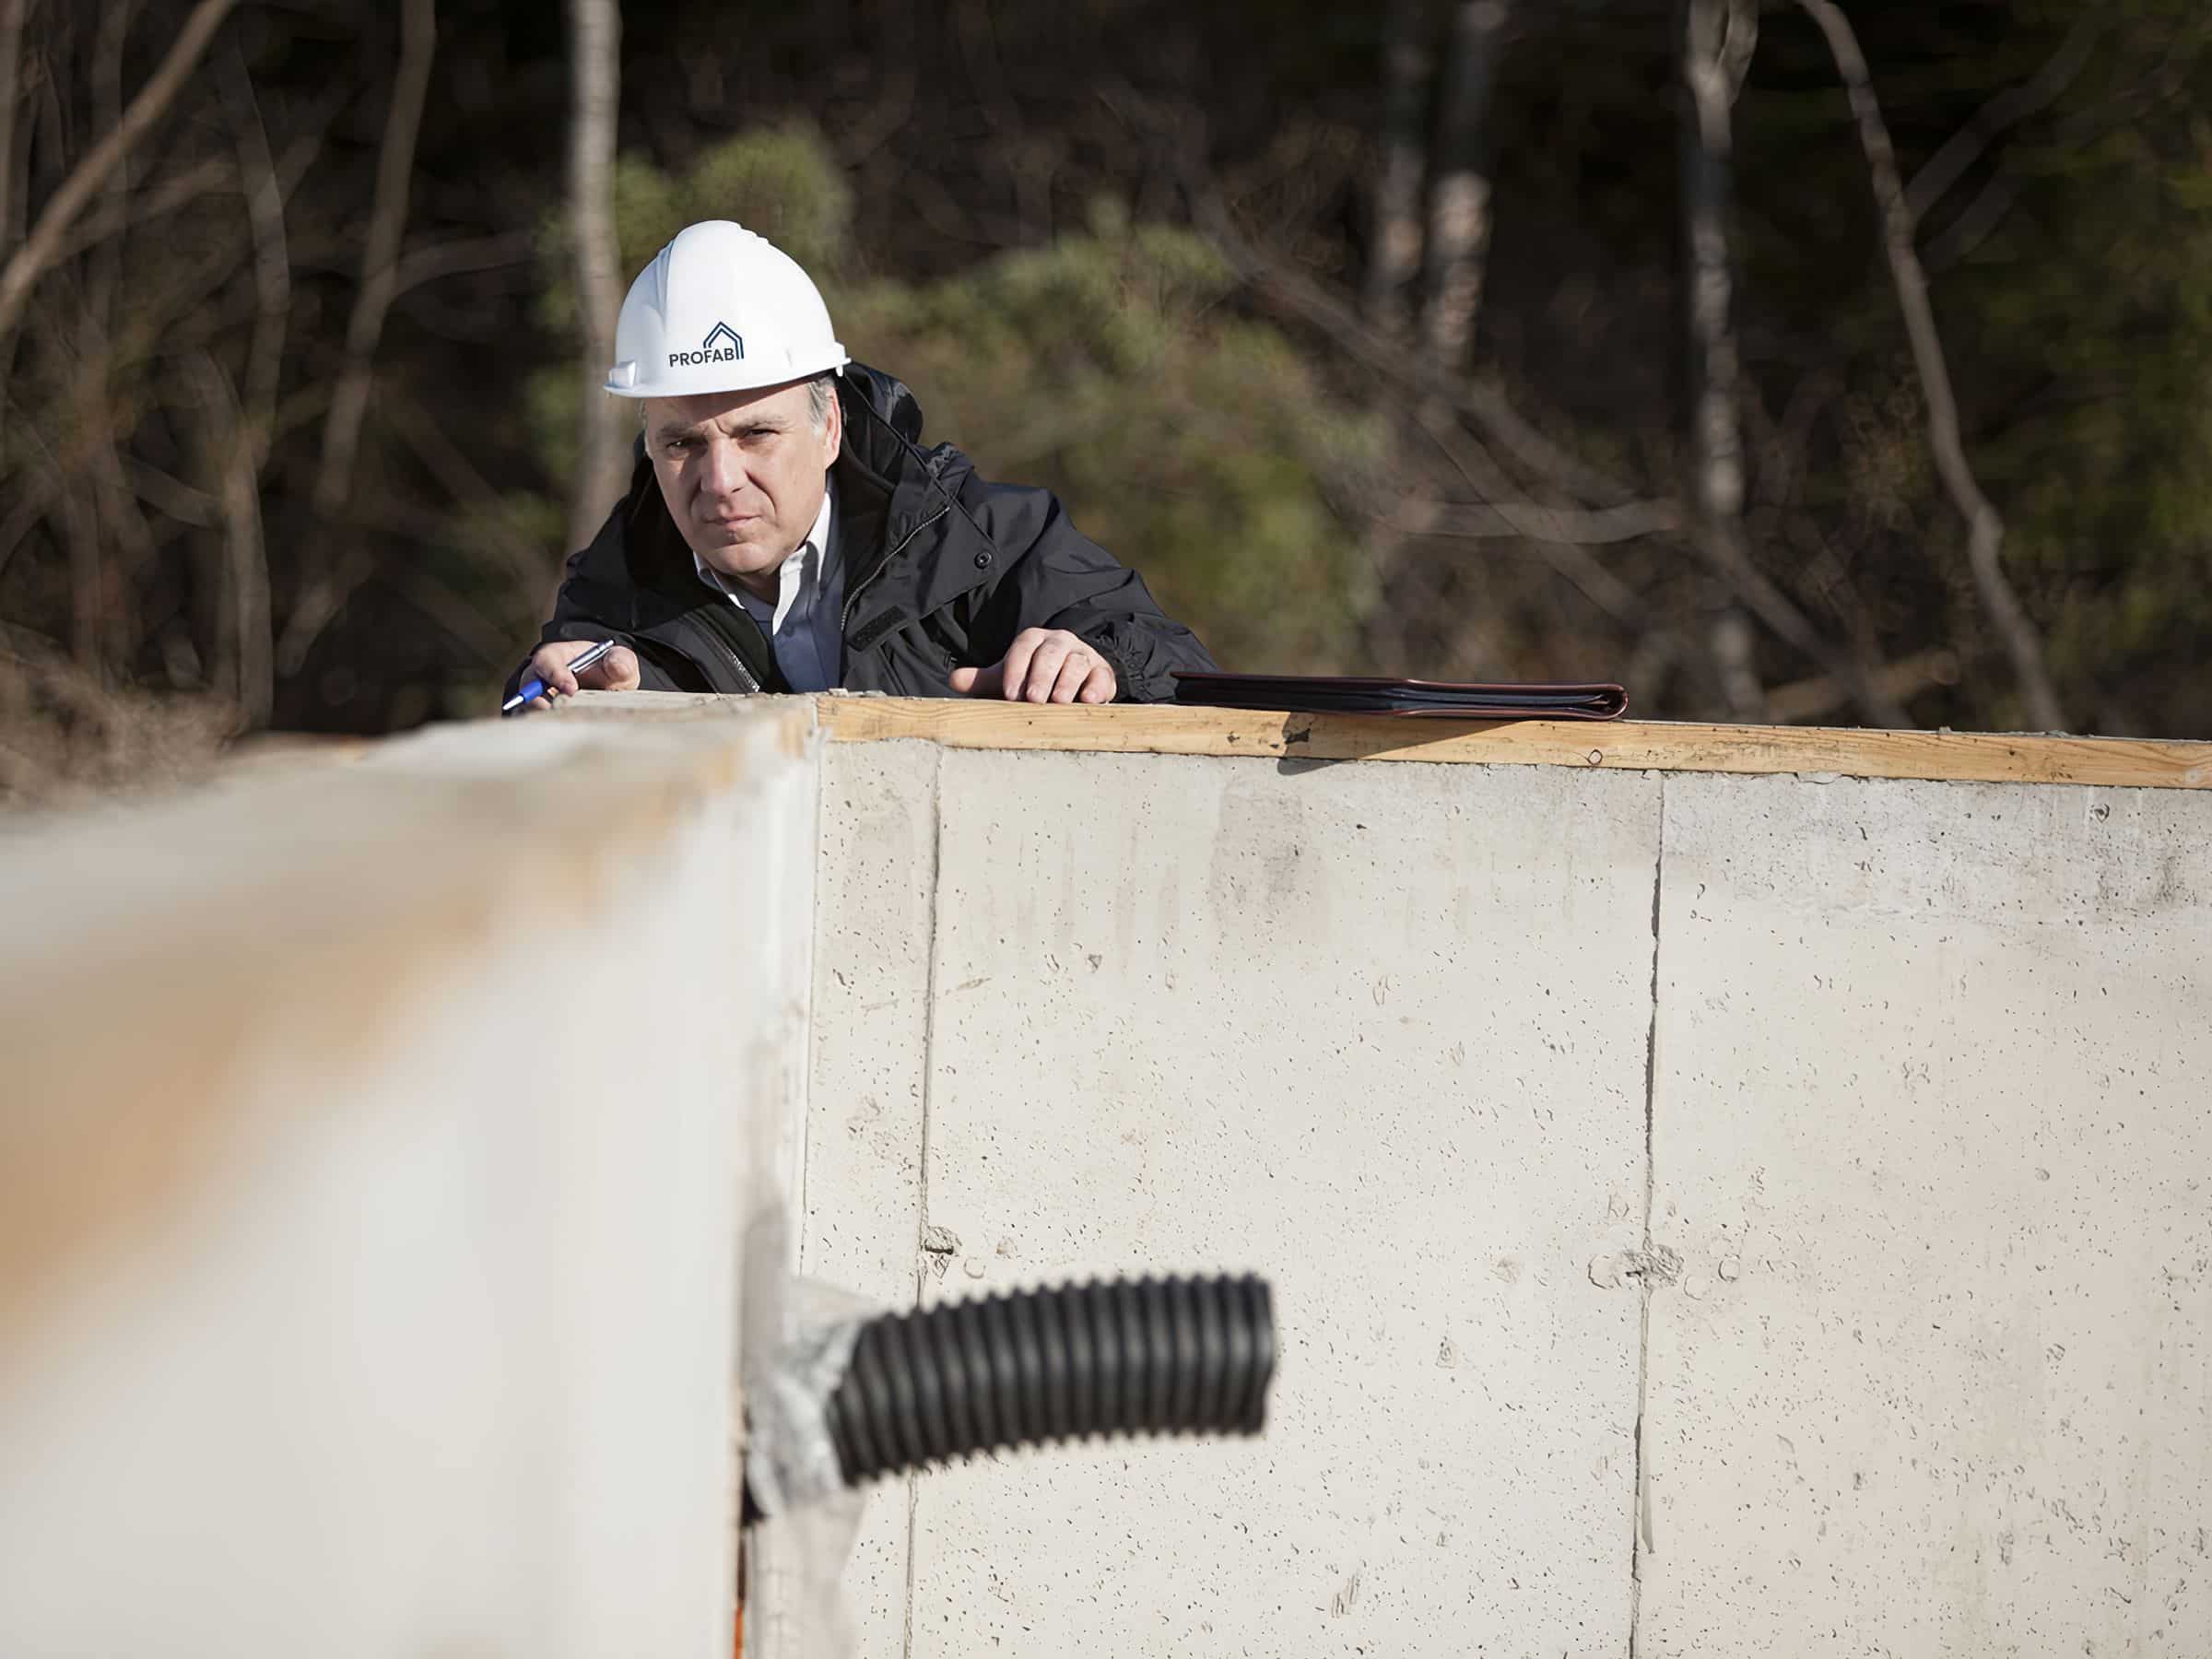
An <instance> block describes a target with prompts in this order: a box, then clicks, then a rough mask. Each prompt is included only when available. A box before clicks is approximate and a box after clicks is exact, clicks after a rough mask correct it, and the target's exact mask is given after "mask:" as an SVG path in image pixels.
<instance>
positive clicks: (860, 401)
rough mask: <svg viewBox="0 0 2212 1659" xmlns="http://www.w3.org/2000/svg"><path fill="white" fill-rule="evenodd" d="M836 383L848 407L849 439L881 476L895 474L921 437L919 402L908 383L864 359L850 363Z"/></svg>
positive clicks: (839, 394)
mask: <svg viewBox="0 0 2212 1659" xmlns="http://www.w3.org/2000/svg"><path fill="white" fill-rule="evenodd" d="M837 387H838V397H839V398H840V400H841V401H842V402H843V404H844V406H845V443H846V444H847V446H848V447H850V448H853V449H854V450H855V451H856V452H857V458H858V459H859V460H860V462H861V463H862V465H865V466H866V467H867V468H868V470H869V471H870V472H873V473H875V474H876V475H877V477H883V478H895V477H898V476H899V474H900V469H901V468H902V467H903V466H904V465H905V463H906V460H907V457H908V456H909V455H910V454H911V453H912V451H913V450H914V449H915V448H916V447H918V446H919V445H920V443H921V441H922V406H921V404H920V403H918V402H917V401H916V400H915V398H914V394H913V393H912V392H911V391H909V390H908V389H907V384H906V382H904V381H902V380H900V379H899V378H898V377H897V376H895V375H889V374H886V373H884V371H882V370H880V369H871V368H869V367H868V366H867V365H866V364H865V363H848V364H846V365H845V371H844V373H843V374H841V376H839V377H838V382H837ZM856 417H857V418H856Z"/></svg>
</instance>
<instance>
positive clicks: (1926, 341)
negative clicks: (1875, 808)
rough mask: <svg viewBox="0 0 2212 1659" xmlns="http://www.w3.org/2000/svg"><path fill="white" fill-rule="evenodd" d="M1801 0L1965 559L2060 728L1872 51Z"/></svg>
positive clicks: (1823, 6)
mask: <svg viewBox="0 0 2212 1659" xmlns="http://www.w3.org/2000/svg"><path fill="white" fill-rule="evenodd" d="M1797 4H1798V5H1799V6H1800V7H1802V8H1803V9H1804V11H1805V12H1806V15H1807V16H1808V17H1810V18H1812V19H1813V21H1814V22H1815V23H1817V24H1818V25H1819V27H1820V32H1821V33H1822V34H1823V35H1824V36H1825V37H1826V38H1827V41H1828V47H1829V52H1830V55H1831V56H1832V57H1833V58H1834V59H1835V62H1836V71H1837V73H1838V74H1839V75H1840V76H1841V77H1842V81H1843V86H1844V90H1845V91H1846V92H1847V93H1848V94H1849V96H1850V99H1851V108H1852V112H1853V115H1854V116H1855V117H1856V118H1857V121H1858V127H1859V143H1860V147H1862V148H1863V149H1864V150H1865V152H1866V165H1867V171H1869V172H1870V173H1871V174H1872V175H1873V182H1874V196H1875V202H1876V205H1877V206H1878V207H1879V208H1880V210H1881V215H1882V229H1883V243H1884V246H1885V248H1886V250H1887V252H1888V256H1889V270H1890V275H1891V277H1893V278H1894V280H1895V284H1896V288H1897V298H1898V304H1899V306H1900V309H1901V310H1902V311H1903V312H1904V314H1905V332H1906V334H1907V335H1909V336H1910V337H1911V340H1912V359H1913V363H1914V366H1915V367H1916V368H1917V369H1918V371H1919V373H1920V382H1921V390H1922V393H1923V394H1924V396H1925V397H1926V399H1927V404H1928V441H1929V444H1930V447H1931V448H1932V449H1933V450H1934V452H1935V470H1936V473H1937V475H1938V476H1939V477H1941V478H1942V479H1943V484H1944V488H1945V489H1946V490H1947V491H1948V492H1949V494H1950V497H1951V500H1952V503H1953V504H1954V505H1955V506H1956V507H1957V508H1958V510H1959V515H1960V516H1961V517H1962V518H1964V519H1965V520H1966V524H1967V559H1968V562H1969V564H1970V565H1971V568H1972V570H1973V575H1974V585H1975V586H1976V588H1977V589H1979V590H1980V592H1981V595H1982V603H1983V607H1984V608H1985V609H1986V610H1987V611H1988V612H1989V616H1990V620H1991V622H1992V623H1993V624H1994V626H1995V628H1996V629H1997V634H1998V638H1999V639H2000V640H2001V641H2003V642H2004V645H2005V649H2006V653H2008V654H2009V655H2010V657H2011V658H2012V665H2013V673H2014V675H2015V676H2016V677H2018V681H2019V686H2020V694H2021V696H2022V698H2023V699H2024V700H2025V701H2026V702H2027V705H2028V716H2029V718H2030V720H2031V721H2033V722H2034V723H2035V724H2036V725H2037V726H2039V727H2040V728H2041V729H2042V730H2045V731H2064V730H2065V725H2066V718H2065V711H2064V710H2063V709H2062V708H2061V706H2060V704H2059V700H2058V693H2057V690H2056V688H2054V687H2053V685H2052V683H2051V675H2050V671H2049V669H2048V668H2047V667H2046V666H2045V665H2044V662H2043V643H2042V638H2041V634H2039V633H2038V632H2037V630H2036V627H2035V624H2034V622H2033V621H2032V620H2030V618H2029V616H2028V613H2027V610H2026V609H2025V608H2024V607H2023V606H2021V604H2020V601H2019V596H2018V594H2016V593H2014V591H2013V587H2012V583H2011V582H2010V580H2009V579H2008V578H2007V577H2006V573H2005V567H2004V564H2003V562H2002V559H2001V557H2000V554H2001V550H2002V548H2003V545H2004V539H2005V522H2004V520H2002V519H2001V518H1999V517H1998V516H1997V510H1996V509H1995V508H1994V507H1993V506H1992V505H1990V502H1989V498H1988V497H1986V496H1985V495H1983V493H1982V486H1981V484H1980V483H1979V482H1978V481H1977V480H1976V479H1975V477H1974V474H1973V469H1972V467H1971V465H1969V464H1968V462H1967V458H1966V446H1965V442H1964V440H1963V439H1962V438H1961V436H1960V434H1959V406H1958V402H1957V400H1956V398H1955V397H1954V395H1953V394H1952V391H1951V377H1950V371H1949V368H1948V367H1947V365H1946V363H1945V361H1944V355H1943V340H1942V336H1941V335H1939V334H1938V333H1937V331H1936V327H1935V310H1934V308H1933V307H1932V306H1931V305H1930V304H1929V302H1928V282H1927V276H1926V273H1925V272H1924V271H1923V270H1922V269H1921V265H1920V259H1919V256H1918V255H1917V254H1915V253H1913V251H1912V209H1911V208H1910V207H1908V206H1906V204H1905V191H1904V185H1903V183H1902V182H1901V181H1900V178H1899V176H1898V171H1897V155H1896V152H1895V150H1894V149H1893V148H1892V147H1891V146H1890V143H1889V130H1888V127H1887V126H1886V125H1885V124H1883V121H1882V112H1881V105H1880V104H1879V103H1878V102H1877V100H1876V98H1875V94H1874V83H1873V79H1872V77H1871V76H1870V75H1869V73H1868V71H1867V67H1866V59H1865V55H1864V54H1863V53H1861V52H1860V50H1859V41H1858V37H1857V35H1856V34H1855V33H1853V30H1852V27H1851V22H1850V19H1848V18H1845V17H1844V15H1843V14H1842V12H1841V10H1839V9H1838V8H1837V6H1835V4H1834V0H1797Z"/></svg>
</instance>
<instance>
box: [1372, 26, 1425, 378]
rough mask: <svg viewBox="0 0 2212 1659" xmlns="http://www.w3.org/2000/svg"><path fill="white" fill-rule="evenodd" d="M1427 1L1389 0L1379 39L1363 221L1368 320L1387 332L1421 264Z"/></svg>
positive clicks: (1397, 322) (1395, 325)
mask: <svg viewBox="0 0 2212 1659" xmlns="http://www.w3.org/2000/svg"><path fill="white" fill-rule="evenodd" d="M1429 15H1430V6H1429V0H1392V4H1391V8H1390V16H1389V19H1388V21H1387V22H1386V23H1385V24H1384V29H1385V31H1386V32H1385V34H1384V37H1383V41H1382V133H1383V137H1382V181H1381V182H1380V183H1378V184H1377V186H1376V187H1375V202H1374V215H1373V218H1371V221H1370V232H1369V237H1368V252H1367V282H1366V288H1365V290H1364V293H1363V296H1362V302H1363V303H1364V304H1365V306H1366V308H1367V315H1368V320H1369V321H1370V322H1371V323H1372V324H1374V325H1375V326H1376V327H1377V328H1380V329H1381V330H1382V332H1383V333H1384V334H1387V335H1399V334H1403V333H1404V332H1405V328H1406V284H1407V283H1409V282H1411V281H1412V280H1413V274H1414V272H1415V271H1416V270H1417V269H1418V268H1419V265H1420V262H1421V167H1422V154H1421V152H1422V145H1421V115H1422V112H1424V111H1425V110H1426V109H1427V108H1428V97H1427V94H1428V90H1429V79H1430V74H1431V73H1432V71H1433V69H1434V65H1433V64H1432V63H1431V61H1430V49H1429Z"/></svg>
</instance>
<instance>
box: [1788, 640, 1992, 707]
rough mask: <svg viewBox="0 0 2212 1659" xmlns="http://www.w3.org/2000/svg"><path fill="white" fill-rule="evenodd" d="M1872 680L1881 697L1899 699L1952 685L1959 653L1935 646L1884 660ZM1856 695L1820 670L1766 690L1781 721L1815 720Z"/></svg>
mask: <svg viewBox="0 0 2212 1659" xmlns="http://www.w3.org/2000/svg"><path fill="white" fill-rule="evenodd" d="M1874 681H1875V685H1876V686H1877V688H1879V689H1880V691H1881V693H1882V695H1883V696H1884V697H1888V698H1893V699H1896V700H1900V701H1901V700H1904V699H1906V698H1908V697H1914V696H1917V695H1919V693H1921V692H1923V691H1925V690H1927V689H1928V688H1930V687H1931V686H1955V685H1957V684H1958V683H1959V656H1958V653H1956V652H1953V651H1951V650H1950V649H1948V648H1947V647H1944V646H1938V647H1937V648H1936V649H1935V650H1934V651H1924V652H1921V653H1918V654H1917V655H1914V656H1909V657H1901V658H1900V659H1899V660H1898V661H1896V662H1894V663H1886V664H1884V665H1882V666H1881V667H1879V668H1878V669H1877V670H1876V671H1875V676H1874ZM1856 695H1857V693H1856V692H1855V690H1854V689H1853V688H1852V687H1851V686H1849V685H1847V684H1846V683H1844V682H1843V681H1841V680H1840V679H1838V678H1837V677H1835V676H1834V675H1832V674H1823V675H1819V676H1818V677H1815V678H1812V679H1803V680H1793V681H1792V682H1791V683H1790V684H1788V685H1786V686H1776V687H1774V688H1772V689H1771V690H1770V691H1769V692H1768V693H1767V712H1768V713H1769V715H1770V716H1771V718H1772V719H1774V720H1777V721H1781V722H1784V723H1789V722H1794V721H1800V720H1814V719H1818V717H1819V716H1820V715H1823V714H1827V713H1830V712H1833V711H1834V710H1837V709H1840V708H1841V707H1842V706H1843V705H1844V704H1845V703H1847V702H1849V701H1850V700H1852V699H1853V697H1854V696H1856Z"/></svg>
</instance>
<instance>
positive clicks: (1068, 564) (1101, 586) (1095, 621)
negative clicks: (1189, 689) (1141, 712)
mask: <svg viewBox="0 0 2212 1659" xmlns="http://www.w3.org/2000/svg"><path fill="white" fill-rule="evenodd" d="M959 498H960V504H961V506H962V507H964V508H965V509H967V510H968V512H970V514H971V516H972V517H973V518H974V519H975V521H976V524H978V526H979V527H980V528H981V529H982V531H983V533H984V534H985V535H988V536H989V537H990V538H991V541H992V543H993V545H994V547H996V548H997V550H998V557H999V558H1000V559H1003V560H1004V561H1005V565H1006V568H1005V569H1004V570H1002V571H1001V572H1000V575H999V578H998V580H997V582H995V583H994V585H993V587H992V589H991V591H990V594H989V597H988V598H987V599H986V600H985V601H984V603H983V605H982V608H981V613H980V614H979V616H978V618H977V620H978V623H979V626H978V629H977V634H978V636H979V637H978V640H977V641H976V642H977V644H978V645H979V646H981V647H982V652H983V653H984V654H983V658H982V660H984V661H986V662H991V661H995V660H996V659H997V658H998V657H1000V656H1003V655H1005V654H1006V647H1007V646H1008V645H1010V644H1012V643H1013V640H1014V636H1015V635H1016V634H1018V633H1019V632H1020V631H1021V630H1022V629H1025V628H1064V629H1067V631H1068V632H1070V633H1072V634H1075V635H1077V636H1078V637H1079V638H1081V639H1083V640H1085V641H1088V643H1089V644H1090V645H1091V646H1092V647H1093V648H1094V649H1095V650H1096V651H1097V652H1098V653H1099V654H1100V655H1101V656H1103V657H1104V658H1105V659H1106V660H1107V661H1108V662H1109V663H1111V664H1112V665H1113V671H1114V677H1115V678H1116V679H1118V680H1119V681H1120V682H1121V691H1120V696H1119V700H1121V701H1124V702H1172V701H1173V700H1175V681H1174V678H1173V673H1174V670H1176V669H1178V668H1189V669H1210V668H1212V667H1213V666H1214V660H1213V658H1212V657H1210V656H1208V655H1207V654H1206V647H1205V646H1204V645H1201V644H1200V643H1199V642H1198V637H1197V636H1196V635H1195V634H1194V633H1192V632H1191V630H1190V629H1187V628H1185V627H1184V626H1183V625H1182V623H1180V622H1176V621H1173V620H1171V619H1170V618H1169V617H1168V616H1167V615H1166V613H1165V612H1163V611H1162V610H1161V609H1160V608H1159V603H1158V602H1157V601H1155V600H1154V599H1153V597H1152V594H1151V592H1150V590H1149V589H1147V587H1146V586H1145V582H1144V578H1143V577H1141V576H1139V575H1138V574H1137V573H1136V572H1135V571H1132V570H1130V569H1128V568H1127V567H1126V566H1124V565H1122V564H1120V563H1119V562H1117V561H1116V560H1115V559H1114V557H1113V555H1112V554H1111V553H1109V552H1107V551H1106V550H1105V548H1103V547H1100V546H1099V545H1098V544H1097V543H1096V542H1094V541H1092V540H1090V539H1089V538H1088V536H1086V535H1083V534H1082V533H1081V532H1080V531H1078V530H1077V528H1076V527H1075V525H1074V524H1072V523H1071V522H1070V521H1069V519H1068V516H1067V510H1066V509H1065V508H1064V507H1062V506H1061V504H1060V501H1059V499H1058V498H1057V497H1055V496H1054V495H1053V493H1052V492H1051V491H1050V490H1044V489H1032V488H1025V487H1023V486H1019V485H1012V484H991V483H986V482H985V481H983V480H982V479H981V478H978V477H975V475H974V474H973V473H972V472H971V473H969V474H968V476H967V477H965V478H963V479H962V480H961V481H960V487H959Z"/></svg>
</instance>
